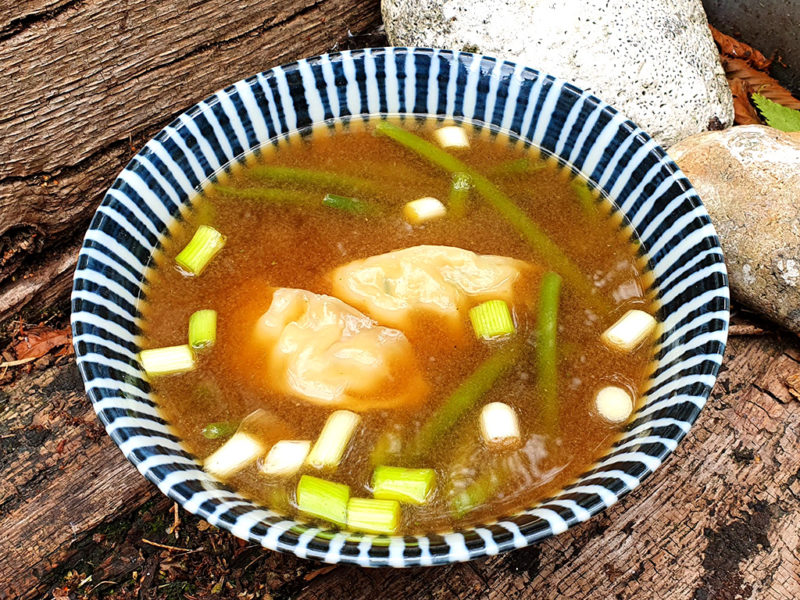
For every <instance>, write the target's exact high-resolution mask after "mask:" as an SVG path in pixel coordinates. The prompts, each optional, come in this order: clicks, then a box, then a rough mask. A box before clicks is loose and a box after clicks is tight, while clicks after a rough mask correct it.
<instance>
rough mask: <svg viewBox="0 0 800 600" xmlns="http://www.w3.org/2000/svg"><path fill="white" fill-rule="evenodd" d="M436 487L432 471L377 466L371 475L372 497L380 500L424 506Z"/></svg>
mask: <svg viewBox="0 0 800 600" xmlns="http://www.w3.org/2000/svg"><path fill="white" fill-rule="evenodd" d="M435 485H436V472H435V471H434V470H433V469H406V468H403V467H387V466H383V465H381V466H379V467H376V468H375V471H373V473H372V495H373V496H375V497H376V498H378V499H381V500H397V501H399V502H408V503H410V504H424V503H425V501H426V500H427V498H428V495H429V494H430V493H431V491H433V488H434V486H435Z"/></svg>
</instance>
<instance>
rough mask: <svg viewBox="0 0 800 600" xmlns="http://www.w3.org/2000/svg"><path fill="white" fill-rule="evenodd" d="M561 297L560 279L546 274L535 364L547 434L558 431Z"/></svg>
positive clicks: (543, 280)
mask: <svg viewBox="0 0 800 600" xmlns="http://www.w3.org/2000/svg"><path fill="white" fill-rule="evenodd" d="M560 297H561V277H560V276H559V275H558V274H557V273H553V272H552V271H549V272H547V273H545V274H544V276H543V277H542V282H541V284H540V287H539V310H538V318H537V320H536V330H537V336H536V362H537V368H538V375H539V376H538V379H537V383H538V387H539V394H540V396H541V402H542V417H543V421H544V425H545V428H546V429H547V431H548V432H549V433H555V432H556V430H557V429H558V413H559V410H558V387H557V384H558V349H557V346H556V339H557V337H558V305H559V302H560Z"/></svg>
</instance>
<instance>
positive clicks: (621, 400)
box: [594, 385, 633, 423]
mask: <svg viewBox="0 0 800 600" xmlns="http://www.w3.org/2000/svg"><path fill="white" fill-rule="evenodd" d="M594 401H595V406H596V407H597V412H599V413H600V415H601V416H602V417H603V418H604V419H608V420H609V421H611V422H612V423H622V422H624V421H627V420H628V417H630V416H631V413H632V412H633V398H631V396H630V394H629V393H628V392H627V391H625V390H624V389H622V388H621V387H617V386H615V385H609V386H607V387H604V388H603V389H601V390H600V391H599V392H597V396H596V397H595V400H594Z"/></svg>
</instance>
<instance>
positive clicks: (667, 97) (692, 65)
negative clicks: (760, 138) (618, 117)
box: [382, 0, 733, 148]
mask: <svg viewBox="0 0 800 600" xmlns="http://www.w3.org/2000/svg"><path fill="white" fill-rule="evenodd" d="M382 11H383V19H384V23H385V26H386V33H387V35H388V37H389V41H390V42H391V43H392V44H394V45H398V46H429V47H435V48H450V49H454V50H464V51H471V52H480V53H483V54H488V55H493V56H497V57H498V58H507V59H510V60H514V61H517V62H520V63H522V64H525V65H527V66H530V67H533V68H535V69H538V70H540V71H543V72H546V73H550V74H552V75H556V76H559V77H561V78H563V79H567V80H569V81H571V82H572V83H574V84H575V85H577V86H579V87H581V88H583V89H585V90H587V91H589V92H591V93H593V94H595V95H596V96H599V97H600V98H602V99H603V100H605V101H606V102H608V103H609V104H611V105H612V106H614V107H615V108H617V109H619V110H620V111H621V112H622V113H623V114H625V115H626V116H627V117H628V118H630V119H631V120H633V121H634V122H635V123H636V124H637V125H639V126H640V127H642V128H643V129H644V130H645V131H647V132H648V133H649V134H650V135H651V136H653V137H654V138H655V139H656V141H658V142H659V143H660V144H661V145H662V146H664V147H665V148H666V147H669V146H671V145H672V144H674V143H675V142H677V141H678V140H681V139H683V138H685V137H688V136H690V135H692V134H695V133H698V132H701V131H705V130H707V129H723V128H724V127H727V126H729V125H732V124H733V100H732V98H731V92H730V89H729V88H728V84H727V81H726V79H725V73H724V72H723V70H722V66H721V65H720V62H719V54H718V52H717V48H716V46H715V45H714V42H713V40H712V38H711V34H710V32H709V29H708V21H707V20H706V15H705V12H704V11H703V7H702V4H701V2H700V0H648V2H641V1H640V0H561V1H559V2H552V1H550V0H548V1H544V0H497V1H493V2H486V1H485V0H383V1H382Z"/></svg>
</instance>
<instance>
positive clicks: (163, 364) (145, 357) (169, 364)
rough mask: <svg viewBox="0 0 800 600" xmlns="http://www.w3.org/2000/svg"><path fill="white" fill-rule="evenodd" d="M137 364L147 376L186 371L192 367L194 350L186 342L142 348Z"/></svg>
mask: <svg viewBox="0 0 800 600" xmlns="http://www.w3.org/2000/svg"><path fill="white" fill-rule="evenodd" d="M139 364H141V365H142V369H144V372H145V373H147V375H148V376H149V377H158V376H160V375H174V374H176V373H186V372H187V371H191V370H192V369H194V352H192V349H191V348H190V347H189V345H188V344H183V345H182V346H167V347H165V348H152V349H150V350H142V351H141V352H140V353H139Z"/></svg>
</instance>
